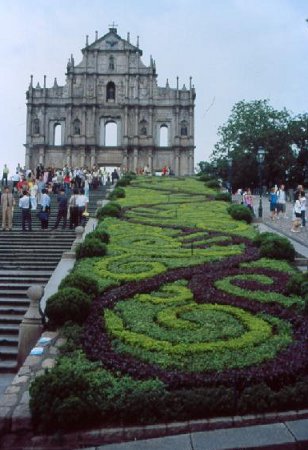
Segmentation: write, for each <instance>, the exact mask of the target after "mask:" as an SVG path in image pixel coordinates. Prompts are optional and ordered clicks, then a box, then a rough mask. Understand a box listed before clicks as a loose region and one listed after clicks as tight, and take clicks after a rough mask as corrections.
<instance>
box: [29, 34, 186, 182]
mask: <svg viewBox="0 0 308 450" xmlns="http://www.w3.org/2000/svg"><path fill="white" fill-rule="evenodd" d="M138 41H139V39H138ZM138 41H137V45H136V46H134V45H132V44H131V42H130V37H129V34H128V35H127V39H126V40H124V39H122V38H121V37H120V36H119V35H118V34H117V29H116V28H114V27H112V28H109V32H108V33H107V34H105V35H104V36H103V37H101V38H98V36H97V32H96V38H95V41H94V42H93V43H92V44H89V43H88V37H87V41H86V46H85V48H83V49H82V54H83V57H82V61H81V62H80V63H79V64H77V65H75V62H74V58H73V56H71V58H70V59H69V61H68V64H67V72H66V84H65V85H64V86H59V85H58V84H57V80H56V79H55V81H54V85H53V87H51V88H47V87H46V76H45V77H44V85H43V87H41V86H40V85H39V84H37V86H36V87H34V86H33V77H32V76H31V82H30V86H29V89H28V91H27V94H26V95H27V138H26V144H25V147H26V166H27V167H29V168H31V169H33V170H34V169H35V167H36V166H37V165H38V164H39V163H42V164H43V165H44V167H54V168H62V167H63V166H64V165H65V164H67V165H68V166H69V167H88V168H91V167H93V166H94V165H96V166H104V167H108V166H109V167H111V166H112V167H119V168H121V170H123V171H126V170H131V171H134V172H138V171H140V170H142V169H144V168H145V167H146V168H147V169H148V170H149V171H151V172H156V171H161V170H162V167H163V166H168V167H170V168H171V169H172V171H173V172H174V173H175V174H176V175H192V174H193V172H194V148H195V147H194V101H195V89H194V87H193V86H192V84H191V78H190V82H189V87H188V88H186V87H185V85H184V86H183V87H182V89H179V81H178V77H177V86H176V88H170V86H169V83H168V80H167V83H166V86H165V87H160V86H158V85H157V73H156V67H155V61H154V60H153V59H152V57H151V58H150V65H149V66H146V65H145V64H144V63H143V62H142V60H141V56H142V50H140V48H139V42H138ZM112 136H113V137H112ZM110 140H112V142H110Z"/></svg>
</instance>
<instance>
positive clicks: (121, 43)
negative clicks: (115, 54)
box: [82, 29, 142, 55]
mask: <svg viewBox="0 0 308 450" xmlns="http://www.w3.org/2000/svg"><path fill="white" fill-rule="evenodd" d="M95 50H100V51H102V50H112V51H123V50H129V51H133V52H138V53H140V54H141V55H142V51H141V50H140V49H139V48H138V47H136V46H134V45H132V44H131V43H130V42H128V41H127V40H125V39H122V38H121V36H119V35H118V34H117V32H116V29H111V30H110V31H109V32H108V33H106V34H105V35H104V36H102V37H100V38H99V39H97V40H96V41H94V42H93V43H92V44H89V45H87V46H86V47H85V48H84V49H83V50H82V52H83V53H84V52H85V51H90V52H91V51H95Z"/></svg>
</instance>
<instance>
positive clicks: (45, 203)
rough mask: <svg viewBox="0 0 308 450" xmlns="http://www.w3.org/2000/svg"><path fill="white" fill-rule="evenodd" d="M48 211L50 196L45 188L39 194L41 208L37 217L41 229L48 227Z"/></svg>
mask: <svg viewBox="0 0 308 450" xmlns="http://www.w3.org/2000/svg"><path fill="white" fill-rule="evenodd" d="M49 213H50V197H49V195H48V194H47V189H43V190H42V196H41V210H40V212H39V219H40V221H41V229H42V230H47V228H48V219H49Z"/></svg>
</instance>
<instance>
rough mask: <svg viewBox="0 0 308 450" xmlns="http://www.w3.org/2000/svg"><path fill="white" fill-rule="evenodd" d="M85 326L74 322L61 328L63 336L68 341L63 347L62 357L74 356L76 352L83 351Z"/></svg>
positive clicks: (67, 323)
mask: <svg viewBox="0 0 308 450" xmlns="http://www.w3.org/2000/svg"><path fill="white" fill-rule="evenodd" d="M82 333H83V326H81V325H78V324H77V323H73V322H71V321H70V322H66V323H65V324H64V325H63V327H62V328H61V336H63V337H64V338H65V340H66V342H65V344H64V345H62V346H61V355H68V354H74V352H76V350H82Z"/></svg>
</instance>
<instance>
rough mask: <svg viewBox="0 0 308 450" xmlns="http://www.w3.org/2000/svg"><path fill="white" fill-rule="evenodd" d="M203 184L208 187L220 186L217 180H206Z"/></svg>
mask: <svg viewBox="0 0 308 450" xmlns="http://www.w3.org/2000/svg"><path fill="white" fill-rule="evenodd" d="M204 184H205V186H206V187H208V188H210V189H219V188H220V183H219V181H217V180H213V179H212V180H208V181H206V182H205V183H204Z"/></svg>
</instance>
